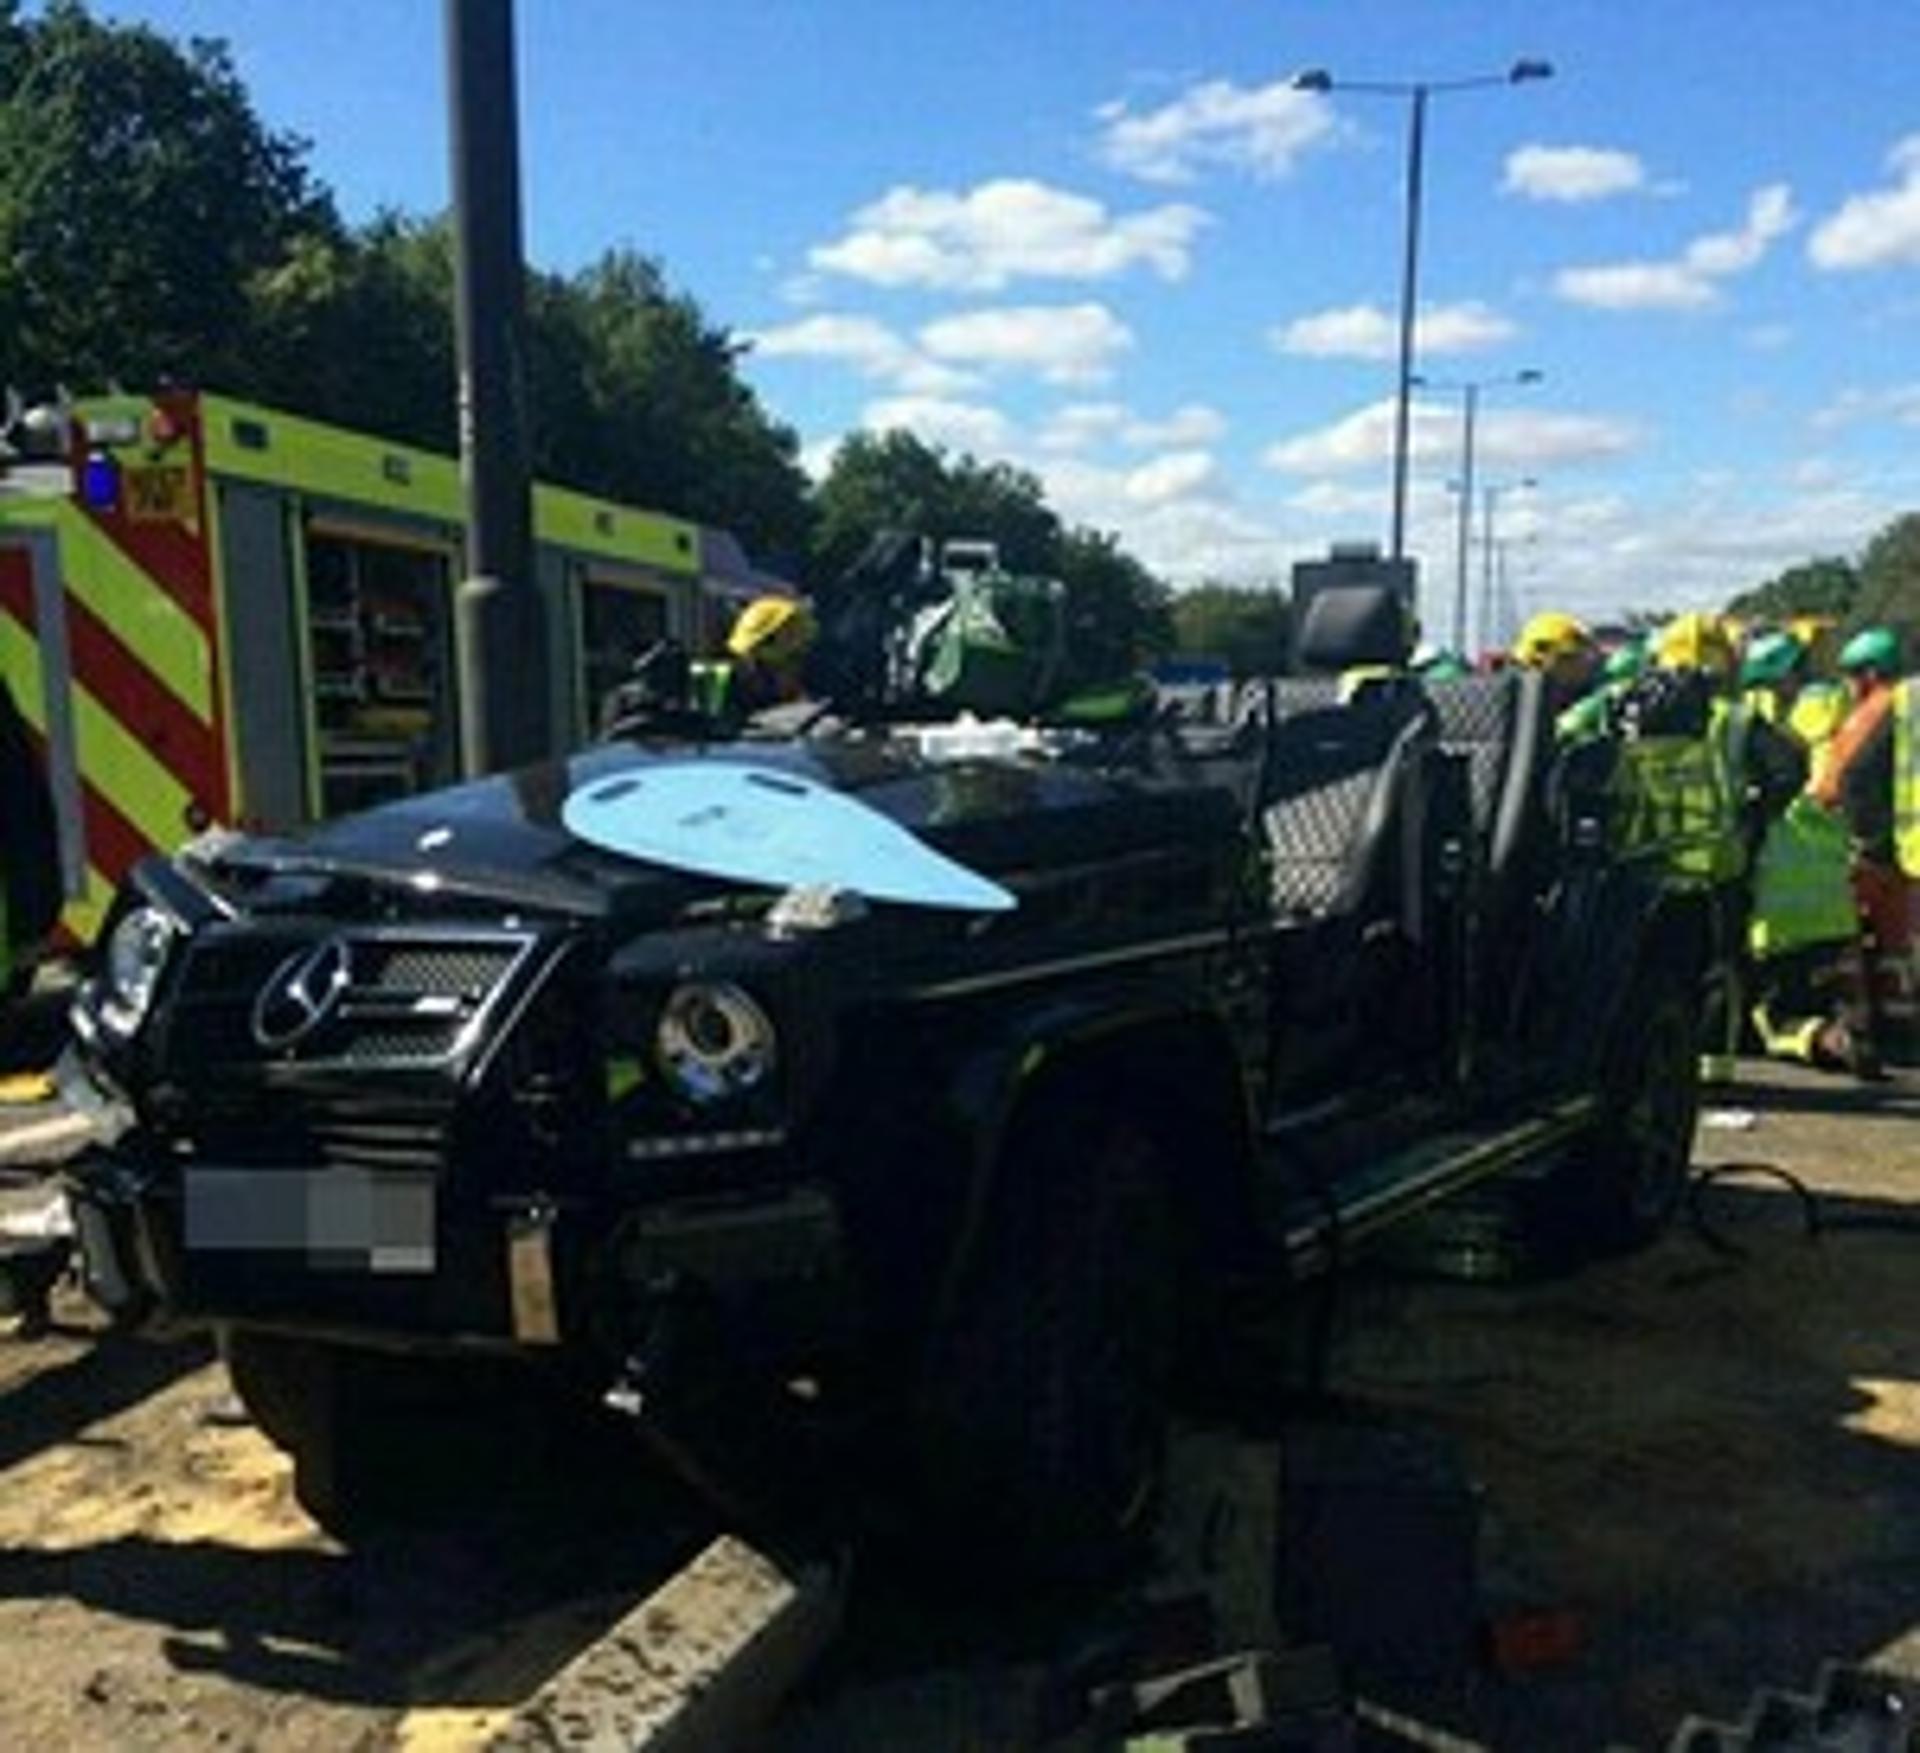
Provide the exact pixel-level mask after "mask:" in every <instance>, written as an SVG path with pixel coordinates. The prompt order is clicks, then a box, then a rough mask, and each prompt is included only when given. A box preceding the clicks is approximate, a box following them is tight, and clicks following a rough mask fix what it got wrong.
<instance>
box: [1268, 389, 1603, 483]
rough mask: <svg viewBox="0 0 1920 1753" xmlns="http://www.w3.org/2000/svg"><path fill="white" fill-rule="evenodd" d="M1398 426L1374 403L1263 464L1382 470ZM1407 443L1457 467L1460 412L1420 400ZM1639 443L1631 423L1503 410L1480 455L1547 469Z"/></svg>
mask: <svg viewBox="0 0 1920 1753" xmlns="http://www.w3.org/2000/svg"><path fill="white" fill-rule="evenodd" d="M1393 425H1394V403H1393V402H1392V401H1391V400H1386V401H1379V402H1375V403H1372V404H1371V405H1370V406H1368V407H1365V408H1360V409H1356V410H1355V411H1354V412H1353V413H1351V414H1349V415H1347V416H1346V417H1345V418H1344V419H1342V420H1337V421H1335V422H1334V423H1333V424H1332V425H1331V426H1324V427H1321V428H1320V429H1319V430H1318V431H1314V432H1307V433H1302V434H1301V435H1300V436H1298V437H1296V438H1289V439H1284V440H1282V441H1281V442H1279V443H1277V444H1274V445H1270V446H1269V447H1268V448H1267V450H1266V452H1265V453H1264V454H1263V456H1262V459H1261V460H1262V461H1263V462H1265V463H1266V464H1267V466H1268V467H1269V468H1273V469H1278V470H1281V471H1282V472H1283V473H1286V474H1290V475H1338V474H1345V473H1347V472H1348V471H1350V470H1354V469H1360V468H1367V467H1370V466H1373V465H1375V464H1384V463H1385V462H1386V461H1387V460H1388V459H1389V458H1390V457H1391V456H1392V454H1393ZM1409 437H1410V442H1411V455H1412V458H1413V460H1414V461H1416V462H1420V463H1431V464H1441V465H1445V464H1449V463H1452V462H1453V461H1454V460H1455V459H1456V458H1457V456H1458V454H1459V447H1460V416H1459V413H1458V411H1457V410H1456V409H1455V408H1453V407H1451V406H1449V405H1447V404H1445V403H1440V402H1415V403H1414V404H1413V407H1412V409H1411V411H1410V418H1409ZM1638 442H1639V433H1638V431H1637V430H1636V429H1635V427H1634V426H1633V425H1632V424H1631V423H1629V422H1628V421H1625V420H1619V419H1614V418H1612V417H1610V416H1605V415H1598V414H1559V413H1540V412H1536V411H1535V410H1532V409H1520V408H1497V409H1494V410H1493V411H1492V412H1490V413H1482V414H1481V416H1480V422H1479V426H1478V429H1477V437H1476V443H1475V456H1476V458H1477V459H1478V460H1479V462H1480V463H1481V464H1482V465H1487V466H1493V467H1512V468H1528V469H1530V468H1536V467H1538V468H1545V467H1551V466H1553V465H1556V464H1566V463H1579V462H1591V461H1594V460H1597V459H1599V458H1602V457H1612V456H1619V455H1621V454H1623V453H1624V452H1626V451H1629V450H1631V449H1633V448H1634V446H1635V445H1636V444H1637V443H1638Z"/></svg>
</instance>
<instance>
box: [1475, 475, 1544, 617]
mask: <svg viewBox="0 0 1920 1753" xmlns="http://www.w3.org/2000/svg"><path fill="white" fill-rule="evenodd" d="M1539 485H1540V483H1539V482H1538V481H1536V480H1535V479H1534V478H1533V476H1531V475H1524V476H1522V477H1521V478H1520V479H1519V480H1518V481H1489V482H1488V483H1487V485H1486V487H1485V489H1484V498H1483V500H1482V504H1481V513H1480V642H1481V644H1482V645H1483V646H1484V645H1488V644H1490V643H1491V640H1490V632H1491V629H1492V626H1493V557H1494V552H1495V549H1496V547H1497V548H1498V549H1499V551H1500V552H1501V553H1502V554H1503V555H1504V553H1505V548H1506V545H1505V543H1496V542H1495V540H1494V535H1493V514H1494V509H1495V507H1496V506H1497V505H1498V504H1499V502H1500V495H1501V494H1502V493H1505V492H1506V491H1507V490H1508V489H1509V488H1510V487H1519V488H1522V489H1528V488H1533V487H1537V486H1539Z"/></svg>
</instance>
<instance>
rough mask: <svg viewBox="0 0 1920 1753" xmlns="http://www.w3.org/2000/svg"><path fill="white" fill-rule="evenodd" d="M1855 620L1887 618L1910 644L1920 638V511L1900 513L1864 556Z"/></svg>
mask: <svg viewBox="0 0 1920 1753" xmlns="http://www.w3.org/2000/svg"><path fill="white" fill-rule="evenodd" d="M1851 619H1852V621H1853V623H1854V624H1855V625H1858V626H1864V625H1866V624H1867V623H1869V622H1876V621H1877V622H1885V623H1887V624H1888V625H1890V626H1894V627H1898V628H1900V629H1902V630H1903V631H1904V632H1905V633H1906V635H1907V648H1908V650H1909V651H1912V650H1913V649H1915V645H1916V642H1917V641H1920V512H1911V511H1910V512H1908V513H1907V514H1906V515H1905V516H1904V517H1897V518H1895V519H1894V520H1893V522H1892V523H1890V524H1888V525H1887V527H1886V528H1885V529H1883V530H1881V531H1880V533H1879V534H1878V535H1876V536H1875V537H1874V538H1873V540H1872V541H1870V542H1869V543H1868V544H1867V545H1866V548H1865V550H1864V551H1863V552H1862V554H1861V556H1860V594H1859V596H1858V597H1857V598H1856V599H1855V601H1854V604H1853V615H1852V617H1851Z"/></svg>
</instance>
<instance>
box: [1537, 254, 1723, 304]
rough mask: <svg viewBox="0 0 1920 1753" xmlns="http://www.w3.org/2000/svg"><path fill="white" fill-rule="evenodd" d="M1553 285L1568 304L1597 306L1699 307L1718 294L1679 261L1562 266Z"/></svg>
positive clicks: (1708, 302)
mask: <svg viewBox="0 0 1920 1753" xmlns="http://www.w3.org/2000/svg"><path fill="white" fill-rule="evenodd" d="M1553 289H1554V291H1555V292H1556V293H1558V294H1559V295H1560V297H1562V298H1564V299H1565V300H1566V301H1567V302H1568V303H1569V304H1585V305H1591V306H1593V307H1594V308H1595V309H1597V310H1703V309H1705V308H1706V307H1707V306H1708V305H1710V304H1712V303H1714V302H1715V300H1717V299H1718V298H1719V296H1720V294H1719V293H1718V292H1717V291H1716V290H1715V289H1714V286H1713V283H1712V282H1711V281H1709V280H1706V279H1703V278H1702V277H1701V276H1700V275H1698V274H1696V273H1693V272H1692V271H1691V270H1689V269H1688V268H1686V267H1685V266H1684V265H1683V264H1681V263H1679V262H1618V263H1614V264H1611V265H1609V266H1606V267H1595V268H1562V269H1561V270H1560V272H1559V273H1557V274H1556V275H1554V277H1553Z"/></svg>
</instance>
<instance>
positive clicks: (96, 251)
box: [0, 0, 339, 394]
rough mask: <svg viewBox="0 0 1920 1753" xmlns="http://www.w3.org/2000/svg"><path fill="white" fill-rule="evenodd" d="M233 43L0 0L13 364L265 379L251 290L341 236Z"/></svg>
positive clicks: (21, 373)
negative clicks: (235, 57)
mask: <svg viewBox="0 0 1920 1753" xmlns="http://www.w3.org/2000/svg"><path fill="white" fill-rule="evenodd" d="M305 153H306V147H305V144H304V143H303V142H302V141H300V140H298V139H296V138H294V137H293V136H291V135H287V134H277V133H274V132H272V131H270V130H269V129H268V128H266V127H265V126H264V125H263V124H262V123H261V121H260V118H259V117H258V116H257V115H256V114H255V113H254V110H253V107H252V104H251V103H250V101H249V100H248V97H247V94H246V91H245V89H244V88H243V87H242V85H241V83H240V80H239V77H238V75H237V74H236V73H235V72H234V70H233V65H232V62H231V61H230V60H229V58H228V56H227V52H226V50H225V49H224V47H222V46H221V45H220V44H218V43H212V42H204V41H200V40H197V39H196V40H194V41H191V42H189V43H188V44H187V45H186V46H185V47H184V48H182V47H180V46H178V45H176V44H174V43H172V42H170V41H168V40H167V39H166V38H165V37H163V36H161V35H159V34H158V33H157V32H155V31H152V30H149V29H148V28H146V27H145V26H142V25H115V24H107V23H103V22H100V21H97V20H95V19H94V18H93V17H91V16H90V15H89V14H88V12H87V11H86V9H85V8H84V7H83V6H81V5H79V4H77V3H76V0H55V3H54V4H52V5H50V6H49V7H48V8H47V9H46V11H45V12H43V13H41V14H40V15H39V16H38V17H37V18H23V17H22V16H21V10H20V7H19V6H18V4H17V0H0V376H4V377H5V378H6V379H7V380H8V381H10V382H12V383H15V384H17V385H18V386H19V387H20V388H22V389H23V390H25V391H27V392H28V393H31V394H44V393H46V392H48V391H50V390H52V389H53V388H54V387H55V386H56V384H61V383H64V384H68V385H71V386H73V387H74V388H75V389H77V390H79V389H98V388H101V387H104V386H105V385H107V384H108V383H111V382H116V381H117V382H120V383H124V384H126V385H127V386H129V387H134V386H140V387H144V386H147V385H151V384H154V383H157V382H159V381H161V380H163V379H168V378H171V379H175V380H178V381H194V380H197V381H200V382H213V383H219V384H222V385H226V386H231V387H234V388H238V389H242V390H245V389H247V388H250V387H252V379H253V372H252V369H251V355H250V348H249V340H250V335H249V323H248V315H249V308H248V287H249V284H250V282H251V280H252V278H253V277H254V276H255V275H256V274H258V273H260V272H262V271H265V270H271V269H273V268H275V267H277V266H279V265H280V264H281V263H282V262H283V261H284V260H285V259H286V257H287V256H288V254H289V252H290V250H292V249H293V248H294V246H295V244H296V242H297V241H298V240H301V239H305V238H311V237H319V238H332V237H336V236H337V235H338V230H339V227H338V221H337V219H336V218H335V215H334V212H333V208H332V204H331V202H330V200H329V199H328V197H327V196H326V194H325V193H324V192H323V191H322V190H321V189H320V188H319V187H318V186H317V185H316V184H315V183H314V181H313V180H312V178H311V177H310V176H309V175H308V172H307V169H306V165H305Z"/></svg>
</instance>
